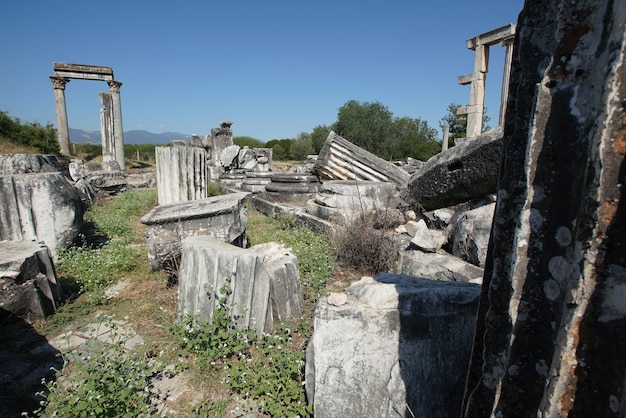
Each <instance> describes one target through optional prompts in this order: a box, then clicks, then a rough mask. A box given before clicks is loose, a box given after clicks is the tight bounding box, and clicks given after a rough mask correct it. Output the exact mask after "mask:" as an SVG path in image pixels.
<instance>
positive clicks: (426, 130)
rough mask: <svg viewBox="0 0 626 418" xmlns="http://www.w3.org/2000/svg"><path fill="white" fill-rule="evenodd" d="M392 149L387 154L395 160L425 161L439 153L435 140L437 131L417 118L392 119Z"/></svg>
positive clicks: (438, 144)
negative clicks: (414, 159) (413, 159)
mask: <svg viewBox="0 0 626 418" xmlns="http://www.w3.org/2000/svg"><path fill="white" fill-rule="evenodd" d="M393 124H394V132H393V133H394V135H393V137H394V140H393V141H390V142H391V143H392V144H393V145H394V149H393V150H390V151H389V152H390V153H392V154H391V155H392V156H393V158H395V159H400V158H406V157H413V158H416V159H418V160H422V161H426V160H428V159H429V158H430V157H432V156H433V155H435V154H437V153H438V152H439V151H441V142H439V141H438V140H437V130H436V129H434V128H431V127H429V126H428V122H426V121H423V120H421V119H419V118H409V117H406V116H405V117H402V118H396V119H394V122H393Z"/></svg>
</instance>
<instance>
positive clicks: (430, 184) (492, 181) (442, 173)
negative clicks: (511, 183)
mask: <svg viewBox="0 0 626 418" xmlns="http://www.w3.org/2000/svg"><path fill="white" fill-rule="evenodd" d="M501 148H502V129H501V128H496V129H493V130H491V131H489V132H486V133H484V134H482V135H481V136H478V137H476V138H474V139H471V140H467V141H464V142H463V143H462V144H459V145H456V146H454V147H452V148H449V149H448V150H447V151H445V152H441V153H439V154H437V155H435V156H434V157H432V158H430V159H429V160H428V161H427V162H426V164H424V166H423V167H422V168H421V169H419V170H418V171H417V172H416V173H415V174H413V175H412V176H411V178H410V180H409V181H408V183H407V184H406V187H405V188H404V189H403V190H402V197H403V198H404V199H405V200H406V201H407V202H409V204H411V205H412V206H413V207H415V208H423V209H424V210H426V211H430V210H433V209H439V208H444V207H447V206H453V205H456V204H459V203H463V202H467V201H469V200H472V199H478V198H482V197H484V196H486V195H488V194H490V193H494V192H495V191H496V189H497V182H498V171H499V170H500V156H501V155H502V150H501Z"/></svg>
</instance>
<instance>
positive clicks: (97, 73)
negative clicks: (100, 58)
mask: <svg viewBox="0 0 626 418" xmlns="http://www.w3.org/2000/svg"><path fill="white" fill-rule="evenodd" d="M53 68H54V74H55V75H56V76H59V77H66V78H75V79H83V80H102V81H111V80H113V69H112V68H111V67H103V66H98V65H83V64H68V63H64V62H55V63H53Z"/></svg>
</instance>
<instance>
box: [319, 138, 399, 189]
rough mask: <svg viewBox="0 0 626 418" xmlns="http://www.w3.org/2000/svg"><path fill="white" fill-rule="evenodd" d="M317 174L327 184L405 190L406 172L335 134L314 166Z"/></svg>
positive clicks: (327, 140)
mask: <svg viewBox="0 0 626 418" xmlns="http://www.w3.org/2000/svg"><path fill="white" fill-rule="evenodd" d="M312 171H313V173H315V174H317V175H318V176H320V177H321V178H323V179H326V180H369V181H382V182H391V183H394V184H396V185H397V186H404V184H405V183H406V182H407V180H408V179H409V177H410V175H409V173H407V172H406V171H405V170H403V169H401V168H399V167H397V166H395V165H394V164H391V163H390V162H388V161H385V160H383V159H382V158H379V157H377V156H376V155H374V154H372V153H370V152H368V151H366V150H364V149H363V148H361V147H359V146H357V145H354V144H353V143H352V142H350V141H348V140H347V139H344V138H342V137H341V136H339V135H337V134H336V133H335V132H333V131H331V132H330V133H329V134H328V138H327V139H326V142H324V145H323V146H322V149H321V151H320V153H319V155H318V156H317V159H316V161H315V164H314V165H313V170H312Z"/></svg>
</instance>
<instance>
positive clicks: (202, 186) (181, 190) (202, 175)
mask: <svg viewBox="0 0 626 418" xmlns="http://www.w3.org/2000/svg"><path fill="white" fill-rule="evenodd" d="M155 151H156V165H157V181H156V183H157V194H158V197H159V204H160V205H168V204H171V203H179V202H187V201H190V200H196V199H204V198H206V197H207V183H208V178H207V164H206V162H207V154H206V151H205V150H204V148H200V147H188V146H184V147H156V148H155Z"/></svg>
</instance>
